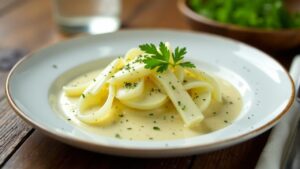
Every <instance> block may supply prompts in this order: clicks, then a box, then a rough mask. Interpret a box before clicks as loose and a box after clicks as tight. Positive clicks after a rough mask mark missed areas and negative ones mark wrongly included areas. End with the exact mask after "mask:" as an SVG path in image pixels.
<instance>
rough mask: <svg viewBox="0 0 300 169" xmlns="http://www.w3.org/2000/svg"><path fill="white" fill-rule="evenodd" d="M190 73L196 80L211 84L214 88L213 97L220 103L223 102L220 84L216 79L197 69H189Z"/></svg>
mask: <svg viewBox="0 0 300 169" xmlns="http://www.w3.org/2000/svg"><path fill="white" fill-rule="evenodd" d="M187 70H188V71H189V72H191V73H192V74H194V75H195V77H196V78H198V79H199V80H202V81H205V82H207V83H209V84H210V85H211V86H212V89H213V90H212V97H213V98H214V99H215V100H217V101H218V102H222V94H221V89H220V84H219V82H218V81H217V80H216V79H214V78H213V77H212V76H211V75H209V74H208V73H206V72H203V71H200V70H197V69H195V68H188V69H187Z"/></svg>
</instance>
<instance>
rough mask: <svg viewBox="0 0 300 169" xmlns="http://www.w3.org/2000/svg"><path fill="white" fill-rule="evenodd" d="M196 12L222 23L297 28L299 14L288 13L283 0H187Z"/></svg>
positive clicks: (299, 25)
mask: <svg viewBox="0 0 300 169" xmlns="http://www.w3.org/2000/svg"><path fill="white" fill-rule="evenodd" d="M187 3H188V6H189V7H190V8H191V9H192V10H193V11H195V12H196V13H198V14H200V15H203V16H205V17H207V18H210V19H213V20H216V21H218V22H222V23H230V24H236V25H239V26H243V27H254V28H265V29H284V28H299V27H300V14H299V13H289V12H288V11H287V9H286V8H285V6H284V3H283V0H253V1H249V0H188V1H187Z"/></svg>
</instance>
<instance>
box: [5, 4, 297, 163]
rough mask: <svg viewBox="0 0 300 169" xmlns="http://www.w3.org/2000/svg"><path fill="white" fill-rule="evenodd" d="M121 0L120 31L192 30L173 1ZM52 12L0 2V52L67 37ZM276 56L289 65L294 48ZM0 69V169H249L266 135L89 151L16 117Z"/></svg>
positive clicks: (27, 49) (19, 50)
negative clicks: (186, 147) (147, 150)
mask: <svg viewBox="0 0 300 169" xmlns="http://www.w3.org/2000/svg"><path fill="white" fill-rule="evenodd" d="M122 2H123V9H122V23H123V26H122V29H131V28H171V29H183V30H190V29H191V28H190V26H189V25H188V24H187V23H186V22H185V20H184V18H183V16H182V15H181V14H180V12H179V11H178V9H177V8H176V1H175V0H151V1H149V0H123V1H122ZM51 10H52V9H51V1H50V0H0V56H1V55H8V56H10V55H24V54H26V53H29V52H31V51H34V50H37V49H39V48H41V47H45V46H47V45H50V44H53V43H56V42H58V41H60V40H63V39H67V38H69V37H66V36H64V35H62V34H61V33H60V32H59V31H58V30H57V28H56V26H55V23H54V21H53V19H52V15H51V14H52V11H51ZM16 51H17V52H16ZM7 53H8V54H7ZM11 53H13V54H11ZM275 55H276V57H277V59H278V60H279V61H280V62H282V63H283V64H284V66H285V67H286V68H288V67H289V65H290V62H291V60H292V55H293V52H288V53H285V54H278V53H277V54H275ZM0 70H1V71H0V82H1V89H0V168H2V167H3V168H11V169H17V168H28V169H44V168H104V169H108V168H126V169H130V168H132V169H140V168H148V169H151V168H153V169H159V168H172V169H188V168H191V169H200V168H205V169H215V168H222V169H240V168H243V169H250V168H254V167H255V165H256V162H257V159H258V158H259V155H260V153H261V151H262V149H263V147H264V145H265V143H266V140H267V138H268V135H269V132H266V133H264V134H262V135H260V136H258V137H256V138H254V139H251V140H249V141H246V142H244V143H241V144H238V145H235V146H232V147H230V148H226V149H223V150H219V151H215V152H211V153H206V154H200V155H194V156H186V157H177V158H156V159H143V158H139V159H137V158H127V157H117V156H110V155H105V154H97V153H92V152H88V151H85V150H81V149H77V148H74V147H71V146H69V145H66V144H63V143H61V142H58V141H56V140H53V139H52V138H49V137H47V136H45V135H43V134H42V133H40V132H39V131H37V130H35V129H33V128H32V127H31V126H30V125H28V124H26V123H25V122H24V121H23V120H22V119H20V118H19V117H18V116H17V115H16V114H15V113H14V111H13V110H12V109H11V108H10V106H9V105H8V103H7V99H6V97H5V95H4V81H5V78H6V75H7V73H8V70H7V69H0Z"/></svg>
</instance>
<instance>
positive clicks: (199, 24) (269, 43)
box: [178, 0, 300, 52]
mask: <svg viewBox="0 0 300 169" xmlns="http://www.w3.org/2000/svg"><path fill="white" fill-rule="evenodd" d="M178 7H179V10H180V11H181V12H182V13H183V14H184V16H185V17H186V18H187V20H188V21H189V23H190V24H191V26H192V27H193V28H194V29H196V30H200V31H204V32H209V33H214V34H219V35H223V36H227V37H230V38H233V39H237V40H240V41H243V42H246V43H248V44H250V45H253V46H256V47H258V48H260V49H263V50H265V51H271V52H275V51H284V50H288V49H293V48H297V47H300V28H298V29H282V30H267V29H259V28H246V27H241V26H237V25H234V24H225V23H220V22H217V21H214V20H212V19H209V18H207V17H205V16H202V15H200V14H197V13H196V12H194V11H193V10H192V9H190V8H189V6H188V5H187V0H178Z"/></svg>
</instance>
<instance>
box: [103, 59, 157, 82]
mask: <svg viewBox="0 0 300 169" xmlns="http://www.w3.org/2000/svg"><path fill="white" fill-rule="evenodd" d="M144 66H145V65H144V64H143V63H128V64H127V65H125V66H124V67H123V69H122V70H119V71H118V72H117V73H115V74H114V78H111V79H110V80H109V83H111V84H113V85H116V84H121V83H124V82H126V81H134V80H137V79H141V78H144V77H146V76H148V75H149V74H150V73H151V72H152V71H151V70H149V69H145V68H144Z"/></svg>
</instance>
